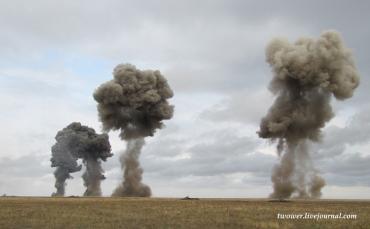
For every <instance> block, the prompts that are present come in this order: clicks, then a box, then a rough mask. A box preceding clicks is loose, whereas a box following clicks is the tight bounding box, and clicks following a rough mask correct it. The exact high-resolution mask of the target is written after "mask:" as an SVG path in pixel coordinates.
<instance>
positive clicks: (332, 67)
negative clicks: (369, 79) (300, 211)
mask: <svg viewBox="0 0 370 229" xmlns="http://www.w3.org/2000/svg"><path fill="white" fill-rule="evenodd" d="M266 59H267V62H268V63H269V64H270V65H271V67H272V70H273V73H274V77H273V79H272V81H271V83H270V90H271V92H272V93H273V94H275V95H276V99H275V101H274V103H273V105H272V107H271V108H270V109H269V111H268V114H267V115H266V116H265V117H264V118H263V119H262V120H261V123H260V130H259V132H258V134H259V136H260V137H261V138H268V139H271V140H272V141H277V142H278V144H277V151H278V155H279V157H280V164H279V165H276V166H275V168H274V169H273V174H272V177H271V180H272V182H273V188H274V191H273V193H272V194H271V197H272V198H279V199H283V198H289V197H291V196H292V195H296V196H297V197H300V198H319V197H320V196H321V188H322V187H323V186H324V185H325V181H324V179H323V178H322V177H320V175H319V174H318V171H317V170H315V168H314V166H313V163H312V161H311V158H310V154H309V151H308V145H307V143H308V140H310V141H313V142H319V141H320V140H321V129H322V128H323V127H324V126H325V124H326V123H327V122H328V121H329V120H331V119H332V118H333V116H334V113H333V111H332V108H331V105H330V100H331V97H333V96H334V97H335V98H336V99H338V100H344V99H347V98H350V97H352V95H353V91H354V90H355V89H356V88H357V86H358V85H359V74H358V73H357V70H356V67H355V64H354V60H353V57H352V54H351V51H350V50H349V49H348V48H346V47H345V46H344V44H343V42H342V39H341V37H340V35H339V34H338V33H337V32H335V31H326V32H324V33H322V34H321V36H320V37H319V38H318V39H312V38H301V39H299V40H297V41H296V42H295V43H294V44H292V43H289V42H288V41H287V40H284V39H274V40H273V41H271V42H270V44H269V45H268V46H267V49H266Z"/></svg>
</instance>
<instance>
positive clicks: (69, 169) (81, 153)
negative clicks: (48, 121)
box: [51, 122, 112, 196]
mask: <svg viewBox="0 0 370 229" xmlns="http://www.w3.org/2000/svg"><path fill="white" fill-rule="evenodd" d="M55 139H56V141H57V142H56V143H55V145H54V146H53V147H52V149H51V151H52V158H51V166H52V167H57V169H56V170H55V172H54V175H55V178H56V182H55V187H56V189H57V191H56V192H55V193H53V194H52V195H53V196H64V192H65V182H66V179H68V178H72V177H71V176H70V173H73V172H77V171H80V170H81V167H82V165H78V163H77V159H79V158H81V159H82V160H83V164H84V165H85V166H86V171H85V172H84V174H83V176H82V178H83V180H84V185H85V187H86V191H85V193H84V195H85V196H101V189H100V182H101V180H103V179H105V177H104V175H103V169H102V168H101V160H103V161H106V159H107V158H108V157H111V156H112V154H111V146H110V144H109V138H108V135H107V134H97V133H96V132H95V130H94V129H92V128H89V127H87V126H83V125H81V124H80V123H78V122H73V123H71V124H70V125H68V126H67V127H66V128H64V129H63V130H61V131H59V132H58V133H57V135H56V137H55Z"/></svg>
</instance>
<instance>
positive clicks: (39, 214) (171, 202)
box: [0, 197, 370, 229]
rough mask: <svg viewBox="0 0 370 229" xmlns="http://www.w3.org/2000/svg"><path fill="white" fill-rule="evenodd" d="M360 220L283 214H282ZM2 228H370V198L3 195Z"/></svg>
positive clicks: (0, 210)
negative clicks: (311, 216) (285, 199)
mask: <svg viewBox="0 0 370 229" xmlns="http://www.w3.org/2000/svg"><path fill="white" fill-rule="evenodd" d="M306 212H307V213H311V214H317V213H320V214H339V213H342V214H356V215H357V219H321V220H314V219H277V214H278V213H280V214H305V213H306ZM0 228H4V229H5V228H22V229H23V228H38V229H39V228H68V229H70V228H203V229H204V228H364V229H365V228H366V229H368V228H370V201H339V200H338V201H337V200H320V201H304V200H294V201H288V202H272V201H269V200H267V199H200V200H179V199H164V198H150V199H149V198H76V197H75V198H47V197H45V198H37V197H29V198H26V197H24V198H22V197H2V198H0Z"/></svg>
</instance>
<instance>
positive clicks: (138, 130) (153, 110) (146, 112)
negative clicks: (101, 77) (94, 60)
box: [94, 64, 174, 196]
mask: <svg viewBox="0 0 370 229" xmlns="http://www.w3.org/2000/svg"><path fill="white" fill-rule="evenodd" d="M172 96H173V92H172V90H171V88H170V87H169V85H168V84H167V80H166V79H165V78H164V77H163V75H162V74H161V73H160V72H159V71H152V70H145V71H141V70H139V69H136V67H135V66H133V65H130V64H120V65H118V66H117V67H115V69H114V71H113V80H111V81H108V82H106V83H104V84H102V85H101V86H99V87H98V88H97V89H96V91H95V93H94V99H95V100H96V101H97V102H98V112H99V118H100V121H101V122H102V123H103V130H104V131H110V130H120V137H121V139H122V140H127V148H126V151H125V153H124V154H123V155H121V158H120V162H121V167H122V169H123V170H124V174H123V182H122V184H120V185H119V186H118V187H117V189H116V190H115V191H114V192H113V196H150V195H151V191H150V188H149V187H148V186H147V185H145V184H143V183H142V182H141V180H142V173H143V170H142V169H141V167H140V163H139V156H140V152H141V148H142V147H143V145H144V137H147V136H153V134H154V132H155V131H156V129H160V128H162V126H163V123H162V121H163V120H164V119H170V118H172V115H173V110H174V109H173V106H171V105H169V103H168V101H167V99H169V98H171V97H172Z"/></svg>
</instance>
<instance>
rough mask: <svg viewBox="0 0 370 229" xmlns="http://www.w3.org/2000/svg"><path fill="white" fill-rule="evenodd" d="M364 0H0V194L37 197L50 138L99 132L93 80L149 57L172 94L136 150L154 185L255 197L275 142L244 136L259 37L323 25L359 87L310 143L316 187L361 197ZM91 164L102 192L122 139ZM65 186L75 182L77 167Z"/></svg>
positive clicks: (253, 112)
mask: <svg viewBox="0 0 370 229" xmlns="http://www.w3.org/2000/svg"><path fill="white" fill-rule="evenodd" d="M369 12H370V2H369V1H365V0H363V1H361V0H359V1H334V0H333V1H322V0H320V1H319V0H315V1H293V0H292V1H285V0H284V1H274V0H271V1H245V0H240V1H236V0H234V1H227V0H225V1H218V0H214V1H195V0H194V1H171V0H158V1H123V0H108V1H92V0H89V1H82V0H70V1H69V0H67V1H50V0H44V1H41V0H34V1H27V0H24V1H20V0H0V28H1V36H0V125H1V128H0V144H1V146H2V149H1V152H0V194H3V193H5V194H8V195H46V196H48V195H50V194H51V193H52V192H53V191H54V176H53V168H51V167H50V161H49V160H50V155H51V152H50V148H51V146H52V145H53V144H54V143H55V140H54V136H55V135H56V132H57V131H58V130H60V129H61V128H63V127H65V126H66V125H68V124H69V123H70V122H72V121H80V122H81V123H83V124H84V125H89V126H91V127H93V128H95V129H96V130H98V131H101V124H100V123H99V120H98V118H97V111H96V103H95V101H94V100H93V97H92V93H93V91H94V89H95V88H96V87H97V86H98V85H99V84H101V83H102V82H105V81H107V80H109V79H111V78H112V69H113V68H114V67H115V66H116V65H117V64H119V63H132V64H134V65H136V67H137V68H139V69H159V70H160V71H161V72H162V73H163V75H164V76H165V77H166V78H167V79H168V81H169V84H170V86H171V87H172V89H173V91H174V92H175V96H174V98H173V99H171V103H172V104H174V105H175V114H174V117H173V119H172V120H168V121H166V122H165V124H166V128H164V129H162V130H159V131H158V132H157V133H156V135H155V136H154V137H152V138H148V139H147V144H146V145H145V147H144V149H143V154H142V155H141V159H142V160H141V162H142V167H143V168H144V170H145V172H144V183H146V184H148V185H149V186H151V188H152V191H153V195H154V196H163V197H165V196H171V197H183V196H187V195H189V196H199V197H267V196H268V194H269V193H271V192H272V188H271V181H270V174H271V168H272V167H273V165H274V164H276V163H277V162H278V158H277V156H276V155H275V150H274V149H275V146H274V145H270V144H269V143H267V142H266V141H265V140H261V139H259V138H258V137H257V135H256V131H257V130H258V126H259V121H260V119H261V117H263V116H264V115H265V114H266V112H267V109H268V107H269V106H270V105H271V104H272V102H273V96H272V95H271V93H270V92H269V91H268V89H267V86H268V83H269V81H270V79H271V77H272V74H271V70H270V68H269V66H268V64H267V63H266V62H265V46H266V44H267V43H268V42H269V41H270V40H271V39H273V38H274V37H286V38H288V39H289V40H291V41H295V40H296V39H297V38H299V37H301V36H311V37H317V36H319V35H320V33H321V32H322V31H325V30H328V29H334V30H337V31H339V32H340V33H341V35H342V38H343V39H344V41H345V43H346V45H347V46H348V47H349V48H351V49H352V50H353V54H354V56H355V59H356V64H357V67H358V70H359V72H360V74H361V85H360V86H359V88H357V90H356V92H355V94H354V97H353V98H351V99H349V100H346V101H341V102H336V101H333V107H334V111H335V113H336V117H335V118H334V119H333V120H332V121H331V122H330V123H329V124H328V125H327V126H326V127H325V129H324V131H323V132H324V138H323V142H322V143H321V144H319V145H313V146H312V147H311V153H312V155H313V158H314V159H313V160H314V162H315V166H316V168H317V169H318V170H319V171H321V173H322V176H323V177H324V178H325V179H326V181H327V186H326V187H325V188H324V189H323V193H324V195H323V198H370V115H369V113H370V101H369V98H370V95H369V87H370V81H369V73H370V67H369V66H370V65H369V64H368V60H369V59H370V46H369V45H368V42H370V31H369V26H368V25H367V23H368V22H369V21H370V14H369ZM110 140H111V144H112V146H113V152H114V154H115V156H114V157H113V158H109V159H108V162H106V163H104V164H103V167H104V169H105V171H106V177H107V179H106V180H105V181H103V183H102V189H103V193H104V195H107V196H109V195H110V194H111V192H112V190H113V189H114V188H115V187H116V185H117V184H118V183H119V179H120V177H121V175H120V174H121V172H120V165H119V162H118V155H119V153H120V152H121V151H122V150H124V149H125V143H124V142H121V141H120V140H119V138H118V133H117V132H112V133H110ZM73 176H74V179H72V180H68V181H67V182H68V185H67V188H66V191H67V194H66V195H81V194H82V193H83V191H84V187H83V182H82V179H81V173H76V174H74V175H73Z"/></svg>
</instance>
